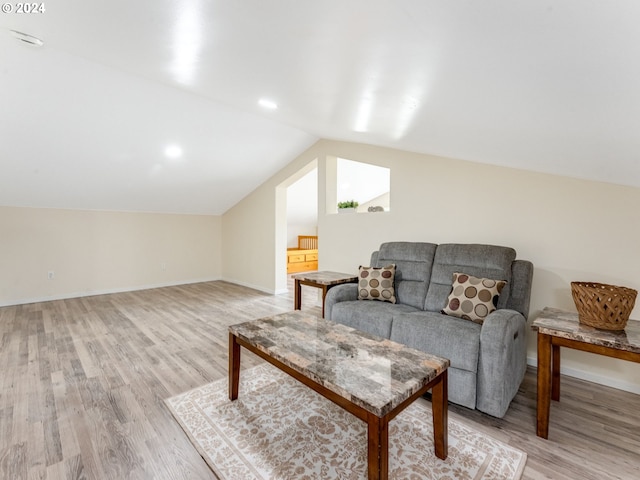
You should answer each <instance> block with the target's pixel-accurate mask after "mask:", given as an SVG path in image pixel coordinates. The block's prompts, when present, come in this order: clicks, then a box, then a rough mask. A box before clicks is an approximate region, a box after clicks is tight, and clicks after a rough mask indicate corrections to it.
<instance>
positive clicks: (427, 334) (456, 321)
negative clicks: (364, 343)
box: [390, 312, 482, 372]
mask: <svg viewBox="0 0 640 480" xmlns="http://www.w3.org/2000/svg"><path fill="white" fill-rule="evenodd" d="M481 329H482V326H481V325H479V324H477V323H473V322H470V321H468V320H463V319H461V318H456V317H449V316H447V315H443V314H442V313H435V312H413V313H408V314H402V315H396V316H395V317H394V319H393V324H392V326H391V336H390V338H391V340H393V341H394V342H399V343H403V344H405V345H408V346H409V347H411V348H415V349H417V350H422V351H423V352H427V353H431V354H432V355H437V356H439V357H444V358H448V359H449V360H450V361H451V367H454V368H458V369H461V370H467V371H470V372H477V370H478V356H479V352H480V331H481Z"/></svg>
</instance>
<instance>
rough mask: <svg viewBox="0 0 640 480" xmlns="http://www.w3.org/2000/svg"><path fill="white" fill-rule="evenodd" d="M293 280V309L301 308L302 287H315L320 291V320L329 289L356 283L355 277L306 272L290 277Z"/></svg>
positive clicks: (347, 274)
mask: <svg viewBox="0 0 640 480" xmlns="http://www.w3.org/2000/svg"><path fill="white" fill-rule="evenodd" d="M292 277H293V280H294V290H295V291H294V297H293V309H294V310H300V309H301V308H302V285H307V286H309V287H316V288H320V289H322V318H324V299H325V297H326V296H327V292H328V291H329V289H330V288H331V287H335V286H336V285H341V284H343V283H356V282H357V281H358V277H357V275H352V274H349V273H340V272H325V271H320V272H307V273H297V274H295V275H292Z"/></svg>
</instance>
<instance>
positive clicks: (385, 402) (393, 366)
mask: <svg viewBox="0 0 640 480" xmlns="http://www.w3.org/2000/svg"><path fill="white" fill-rule="evenodd" d="M229 332H231V333H232V334H234V335H235V336H237V337H238V338H240V339H242V340H244V341H246V342H247V343H249V344H251V345H253V346H254V347H256V348H257V349H258V350H260V351H262V352H264V353H267V354H268V355H269V356H271V357H273V358H275V359H277V360H279V361H280V362H282V363H284V364H285V365H287V366H289V367H291V368H293V369H294V370H296V371H297V372H299V373H301V374H303V375H304V376H306V377H308V378H310V379H312V380H314V381H315V382H317V383H319V384H321V385H323V386H325V387H326V388H328V389H329V390H331V391H332V392H334V393H337V394H338V395H340V396H341V397H343V398H345V399H347V400H349V401H351V402H352V403H354V404H356V405H359V406H360V407H362V408H364V409H365V410H367V411H369V412H371V413H373V414H375V415H377V416H379V417H382V416H384V415H386V414H387V413H389V412H390V411H392V410H393V409H394V408H395V407H396V406H398V405H400V404H401V403H402V402H403V401H404V400H406V399H407V398H409V397H411V396H412V395H413V394H414V393H416V392H418V391H419V390H420V389H421V388H422V387H423V386H424V385H426V384H427V383H429V382H430V381H432V380H433V379H435V378H436V377H437V376H438V375H440V374H441V373H442V372H443V371H445V370H446V369H447V368H448V366H449V360H447V359H445V358H440V357H436V356H435V355H429V354H427V353H424V352H421V351H419V350H414V349H412V348H409V347H406V346H404V345H402V344H399V343H396V342H393V341H391V340H387V339H385V338H381V337H376V336H373V335H368V334H366V333H364V332H359V331H358V330H355V329H353V328H351V327H347V326H346V325H342V324H339V323H334V322H331V321H329V320H324V319H322V318H319V317H315V316H313V315H309V314H307V313H303V312H300V311H294V312H290V313H283V314H280V315H275V316H272V317H266V318H261V319H258V320H254V321H251V322H245V323H240V324H237V325H231V326H230V327H229Z"/></svg>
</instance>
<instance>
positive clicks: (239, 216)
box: [222, 143, 321, 293]
mask: <svg viewBox="0 0 640 480" xmlns="http://www.w3.org/2000/svg"><path fill="white" fill-rule="evenodd" d="M320 144H321V143H316V144H315V145H314V146H312V147H311V148H309V149H308V150H307V151H306V152H304V153H303V154H302V155H300V156H299V157H298V158H297V159H295V160H294V161H293V162H291V163H290V164H289V165H287V166H286V167H285V168H283V169H282V170H281V171H280V172H278V173H277V174H276V175H274V176H273V177H272V178H270V179H269V180H267V181H266V182H265V183H264V184H262V185H261V186H260V187H259V188H257V189H256V190H255V191H253V192H252V193H251V194H250V195H248V196H247V197H245V198H244V199H243V200H242V201H241V202H239V203H238V204H236V205H235V206H234V207H233V208H231V209H229V210H228V211H227V212H226V213H225V214H224V215H223V217H222V252H223V258H222V275H223V278H224V279H225V280H227V281H229V282H234V283H237V284H239V285H245V286H248V287H252V288H256V289H258V290H262V291H264V292H267V293H282V292H286V289H287V278H286V272H287V269H286V251H287V208H286V201H287V190H286V189H287V187H288V186H289V185H291V184H293V183H294V182H295V181H297V180H299V179H300V177H301V176H302V175H304V174H305V173H307V172H308V171H309V169H310V168H314V167H315V163H314V162H315V159H316V151H317V146H318V145H320Z"/></svg>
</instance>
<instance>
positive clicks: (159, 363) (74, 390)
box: [0, 282, 640, 480]
mask: <svg viewBox="0 0 640 480" xmlns="http://www.w3.org/2000/svg"><path fill="white" fill-rule="evenodd" d="M303 290H304V298H303V309H309V310H311V311H313V312H315V313H318V312H319V311H320V309H319V306H318V305H319V303H318V297H317V294H316V292H317V290H316V289H312V288H307V287H304V288H303ZM292 305H293V300H292V297H291V295H280V296H272V295H266V294H263V293H260V292H257V291H255V290H251V289H248V288H244V287H239V286H237V285H232V284H229V283H225V282H208V283H201V284H194V285H186V286H180V287H170V288H160V289H155V290H146V291H140V292H133V293H122V294H114V295H103V296H95V297H86V298H80V299H72V300H61V301H53V302H46V303H35V304H30V305H22V306H15V307H5V308H0V375H1V377H0V478H2V479H10V480H13V479H81V478H82V479H93V478H95V479H114V480H120V479H126V478H132V479H147V478H158V479H214V478H215V476H214V475H213V474H212V473H211V471H210V470H209V468H208V467H207V465H206V464H205V462H204V461H203V460H202V459H201V458H200V456H199V455H198V453H197V452H196V450H195V449H194V448H193V447H192V446H191V444H190V443H189V441H188V439H187V437H186V436H185V435H184V433H183V432H182V430H181V429H180V427H179V426H178V424H177V423H176V422H175V421H174V420H173V418H172V416H171V414H170V413H169V411H168V410H167V408H166V407H165V405H164V402H163V401H164V399H166V398H168V397H171V396H173V395H176V394H178V393H181V392H184V391H186V390H189V389H191V388H194V387H197V386H199V385H202V384H205V383H208V382H211V381H213V380H217V379H220V378H223V377H226V375H227V341H228V335H227V330H226V328H227V326H228V325H230V324H233V323H237V322H240V321H246V320H250V319H254V318H258V317H261V316H266V315H271V314H275V313H279V312H283V311H287V310H290V309H291V308H292ZM259 361H260V360H258V359H257V358H256V357H253V356H251V355H250V354H248V352H244V353H243V367H247V366H251V365H253V364H256V363H258V362H259ZM535 393H536V388H535V371H533V370H530V371H528V372H527V375H526V378H525V380H524V382H523V384H522V387H521V390H520V392H519V393H518V395H517V397H516V398H515V400H514V402H513V404H512V406H511V408H510V409H509V411H508V413H507V415H506V416H505V418H503V419H495V418H492V417H489V416H487V415H484V414H481V413H479V412H476V411H471V410H467V409H464V408H461V407H456V406H454V405H451V407H450V412H451V413H450V415H451V417H454V418H457V419H459V420H461V421H464V422H466V423H468V424H472V425H474V426H475V427H476V428H477V429H480V430H482V431H486V432H487V433H489V434H490V435H492V436H494V437H497V438H500V439H502V440H504V441H506V442H508V443H510V444H512V445H514V446H516V447H518V448H521V449H523V450H524V451H526V452H527V453H528V455H529V457H528V462H527V468H526V471H525V474H524V478H526V479H539V478H553V479H594V480H595V479H598V480H601V479H613V478H621V479H638V478H640V396H638V395H634V394H629V393H625V392H621V391H618V390H614V389H610V388H605V387H601V386H597V385H594V384H590V383H587V382H583V381H579V380H575V379H571V378H565V377H563V378H562V392H561V393H562V399H561V402H560V403H556V402H553V405H552V409H551V427H550V434H549V440H542V439H540V438H538V437H536V435H535Z"/></svg>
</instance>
